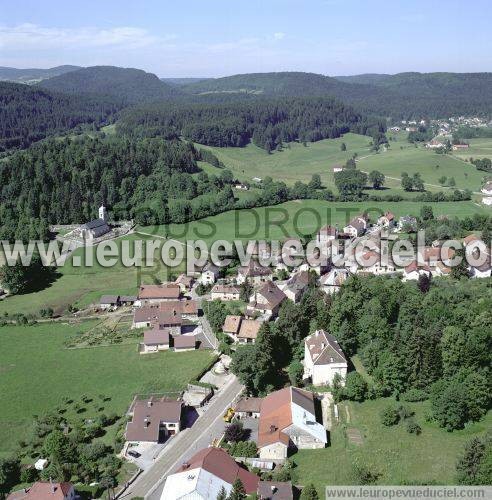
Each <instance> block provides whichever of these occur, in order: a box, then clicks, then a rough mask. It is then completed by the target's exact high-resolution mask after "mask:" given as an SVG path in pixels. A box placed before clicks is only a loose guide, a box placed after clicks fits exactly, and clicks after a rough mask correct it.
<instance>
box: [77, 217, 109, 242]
mask: <svg viewBox="0 0 492 500" xmlns="http://www.w3.org/2000/svg"><path fill="white" fill-rule="evenodd" d="M110 231H111V228H110V227H109V226H108V224H107V223H106V221H105V220H103V219H94V220H91V221H90V222H87V223H86V224H82V225H81V226H80V228H79V233H80V235H81V236H82V238H84V239H87V240H93V239H95V238H100V237H101V236H104V235H105V234H107V233H109V232H110Z"/></svg>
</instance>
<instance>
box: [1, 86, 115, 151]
mask: <svg viewBox="0 0 492 500" xmlns="http://www.w3.org/2000/svg"><path fill="white" fill-rule="evenodd" d="M120 108H121V102H118V101H117V100H114V99H107V98H104V97H102V96H68V95H65V94H59V93H55V92H50V91H47V90H43V89H39V88H35V87H29V86H27V85H23V84H17V83H9V82H0V152H2V151H7V150H9V149H16V148H25V147H27V146H29V145H30V144H31V143H33V142H35V141H38V140H40V139H44V138H45V137H47V136H49V135H53V134H58V133H64V132H66V131H68V130H71V129H73V128H75V127H77V126H79V125H82V124H88V125H91V126H94V127H99V126H100V125H102V124H104V123H106V122H107V120H108V118H110V117H111V116H113V115H114V114H115V113H116V112H117V111H118V110H119V109H120Z"/></svg>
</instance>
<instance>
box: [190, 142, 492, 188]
mask: <svg viewBox="0 0 492 500" xmlns="http://www.w3.org/2000/svg"><path fill="white" fill-rule="evenodd" d="M388 135H389V136H390V137H392V138H393V139H394V140H392V141H390V148H389V149H388V150H386V151H383V150H381V151H380V152H379V153H377V154H376V153H374V152H371V151H370V147H369V142H370V138H369V137H366V136H362V135H357V134H352V133H349V134H346V135H345V136H343V137H341V138H338V139H325V140H322V141H319V142H314V143H308V145H307V147H304V146H303V145H302V144H299V143H291V144H290V149H289V148H284V149H283V151H280V152H278V151H274V152H273V153H271V154H268V153H267V152H266V151H264V150H263V149H261V148H258V147H257V146H255V145H254V144H249V145H248V146H246V147H244V148H218V147H210V146H203V145H199V147H200V148H204V149H209V150H211V151H212V152H213V153H214V154H215V155H216V156H217V157H218V158H219V160H221V161H222V162H223V163H224V165H225V166H226V167H227V168H229V169H230V170H231V171H232V172H233V173H234V174H235V176H236V177H237V178H238V179H239V180H242V181H251V180H252V178H253V177H260V178H264V177H266V176H271V177H272V178H273V179H275V180H283V181H285V182H286V183H287V184H290V185H292V184H294V183H295V182H297V181H303V182H309V180H310V179H311V176H312V175H313V174H319V175H320V176H321V180H322V182H323V184H324V186H326V187H327V188H330V189H335V185H334V177H333V171H332V168H333V165H335V164H344V163H345V162H346V161H347V160H348V159H349V158H351V157H352V155H353V154H354V153H357V157H358V168H359V169H360V170H363V171H365V172H370V171H371V170H379V171H380V172H382V173H383V174H384V175H386V176H387V177H388V178H387V182H386V188H387V189H385V190H384V191H382V192H381V193H382V194H395V193H397V192H398V194H402V193H403V191H402V190H401V186H400V177H401V173H402V172H407V173H408V174H409V175H413V174H414V173H420V174H421V176H422V179H423V180H424V182H425V183H426V184H427V185H426V188H427V189H428V190H429V191H439V190H442V189H443V188H442V186H441V185H440V183H439V179H440V178H441V177H442V176H446V177H447V178H450V177H454V179H455V182H456V187H458V188H462V189H470V190H472V191H478V190H479V188H480V185H481V181H482V177H483V175H482V173H481V172H479V171H477V170H476V169H475V167H474V166H473V165H470V164H466V163H463V161H461V159H460V158H456V157H453V156H452V155H438V154H436V153H435V152H433V151H429V150H427V149H425V147H423V146H419V147H415V146H414V145H413V144H410V143H409V142H407V140H406V133H397V134H388ZM477 141H478V139H477ZM482 141H489V142H488V143H486V144H488V147H490V149H489V150H487V151H489V153H490V154H492V140H490V139H488V140H483V139H482ZM342 142H345V144H346V146H347V151H344V152H343V151H341V150H340V146H341V144H342ZM472 149H473V148H471V150H472ZM471 150H469V151H470V152H471ZM463 154H465V153H463ZM469 156H470V154H469V153H468V152H467V153H466V157H467V158H468V157H469ZM475 156H480V153H479V152H476V153H475ZM483 156H486V155H483ZM200 166H201V167H202V168H204V170H205V171H206V172H207V173H213V172H214V171H215V173H220V170H219V169H217V168H215V167H212V166H210V165H203V162H201V164H200ZM390 177H393V178H394V179H390ZM367 192H368V193H374V191H372V190H367ZM405 196H406V197H411V196H413V195H412V193H405Z"/></svg>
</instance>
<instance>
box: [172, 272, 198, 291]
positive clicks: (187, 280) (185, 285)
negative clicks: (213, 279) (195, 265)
mask: <svg viewBox="0 0 492 500" xmlns="http://www.w3.org/2000/svg"><path fill="white" fill-rule="evenodd" d="M194 282H195V279H194V278H193V277H192V276H188V275H186V274H180V275H179V276H178V277H177V278H176V281H175V283H176V285H178V286H179V288H180V290H181V293H186V292H189V291H190V290H191V287H192V286H193V283H194Z"/></svg>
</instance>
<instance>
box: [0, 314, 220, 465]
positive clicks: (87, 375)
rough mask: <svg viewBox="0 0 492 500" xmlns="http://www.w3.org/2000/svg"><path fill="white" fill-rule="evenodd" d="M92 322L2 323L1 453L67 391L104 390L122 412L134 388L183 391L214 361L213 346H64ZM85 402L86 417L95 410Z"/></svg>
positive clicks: (112, 408) (113, 408) (109, 406)
mask: <svg viewBox="0 0 492 500" xmlns="http://www.w3.org/2000/svg"><path fill="white" fill-rule="evenodd" d="M93 326H94V322H92V321H90V322H84V323H81V324H78V325H68V324H58V323H48V324H38V325H34V326H5V327H2V328H0V373H1V378H0V392H1V394H2V400H3V401H4V402H6V404H2V405H0V456H1V454H2V453H3V454H5V453H7V452H9V451H11V450H12V449H13V447H14V446H15V445H16V443H17V441H19V440H20V439H24V438H26V437H27V432H28V431H29V428H30V423H31V419H32V415H36V414H38V415H39V414H42V413H44V412H46V411H48V410H51V409H53V408H54V407H56V406H57V405H58V404H59V403H60V402H61V399H62V398H63V397H65V396H69V397H70V398H73V399H74V400H79V399H80V398H81V396H83V395H87V396H89V397H91V398H96V397H98V395H99V394H102V395H104V396H106V397H108V398H110V400H108V401H107V402H105V403H104V406H105V412H106V413H111V412H116V413H117V414H119V415H120V414H122V413H123V412H125V410H126V409H127V407H128V405H129V404H130V402H131V399H132V397H133V395H134V394H135V393H150V392H175V391H180V390H182V389H183V388H185V387H186V384H187V383H188V382H189V381H190V380H192V379H193V378H195V377H196V376H198V375H199V374H200V373H201V371H202V370H203V369H205V368H206V367H207V366H208V364H209V363H210V362H211V360H212V354H211V352H210V351H191V352H184V353H174V352H162V353H158V354H157V355H155V356H154V355H147V356H141V355H139V354H138V353H137V345H136V344H137V342H135V343H134V344H133V345H114V346H111V347H93V348H81V349H67V348H66V347H65V341H66V340H67V339H69V338H71V337H73V336H76V335H77V334H79V333H80V332H84V331H86V330H87V329H90V328H92V327H93ZM41 352H42V354H43V355H42V356H40V353H41ZM19 388H22V390H19ZM87 406H88V407H87V411H86V412H84V414H83V416H84V417H86V418H87V417H90V416H91V411H92V410H91V405H87Z"/></svg>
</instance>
